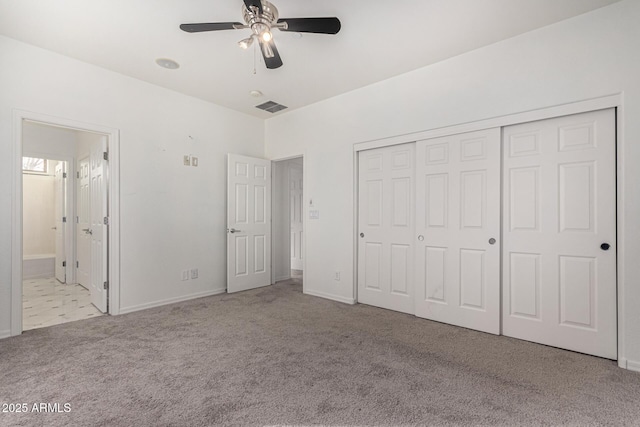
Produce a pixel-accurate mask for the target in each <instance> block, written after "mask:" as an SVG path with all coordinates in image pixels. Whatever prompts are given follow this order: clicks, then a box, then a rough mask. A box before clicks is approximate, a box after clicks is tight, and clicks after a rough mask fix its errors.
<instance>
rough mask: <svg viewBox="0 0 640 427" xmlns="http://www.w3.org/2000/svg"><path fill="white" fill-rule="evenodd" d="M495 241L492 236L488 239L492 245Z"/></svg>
mask: <svg viewBox="0 0 640 427" xmlns="http://www.w3.org/2000/svg"><path fill="white" fill-rule="evenodd" d="M495 243H496V239H494V238H493V237H492V238H490V239H489V244H490V245H494V244H495Z"/></svg>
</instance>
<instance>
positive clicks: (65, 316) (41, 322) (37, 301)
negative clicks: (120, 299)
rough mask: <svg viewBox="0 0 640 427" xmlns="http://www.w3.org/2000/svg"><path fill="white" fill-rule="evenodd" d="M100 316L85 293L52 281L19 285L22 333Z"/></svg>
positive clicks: (82, 289)
mask: <svg viewBox="0 0 640 427" xmlns="http://www.w3.org/2000/svg"><path fill="white" fill-rule="evenodd" d="M102 315H103V314H102V313H101V312H100V311H99V310H98V309H97V308H95V307H94V305H93V304H91V297H90V295H89V291H88V290H87V289H85V288H84V287H82V286H81V285H68V284H64V283H60V282H58V281H57V280H56V279H55V278H54V277H47V278H43V279H27V280H25V281H23V282H22V329H23V330H25V331H26V330H29V329H35V328H44V327H46V326H53V325H58V324H60V323H67V322H73V321H76V320H82V319H86V318H88V317H96V316H102Z"/></svg>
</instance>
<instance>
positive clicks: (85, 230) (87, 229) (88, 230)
mask: <svg viewBox="0 0 640 427" xmlns="http://www.w3.org/2000/svg"><path fill="white" fill-rule="evenodd" d="M82 231H84V232H85V233H86V234H93V231H91V229H90V228H83V229H82Z"/></svg>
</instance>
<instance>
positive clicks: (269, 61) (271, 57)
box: [258, 38, 282, 70]
mask: <svg viewBox="0 0 640 427" xmlns="http://www.w3.org/2000/svg"><path fill="white" fill-rule="evenodd" d="M258 40H259V41H260V52H262V57H263V58H264V63H265V65H266V66H267V68H268V69H270V70H273V69H274V68H279V67H281V66H282V59H281V58H280V54H279V53H278V49H277V48H276V44H275V42H274V41H273V39H271V41H268V42H265V41H264V40H262V39H261V38H258Z"/></svg>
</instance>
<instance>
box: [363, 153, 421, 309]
mask: <svg viewBox="0 0 640 427" xmlns="http://www.w3.org/2000/svg"><path fill="white" fill-rule="evenodd" d="M414 151H415V144H403V145H398V146H393V147H385V148H379V149H375V150H367V151H362V152H360V153H359V169H358V170H359V172H358V174H359V183H358V184H359V187H358V188H359V190H358V194H359V196H358V199H359V200H358V204H359V211H358V233H359V238H358V302H361V303H364V304H370V305H374V306H377V307H382V308H387V309H390V310H396V311H401V312H404V313H413V240H414V236H413V215H414V209H415V204H414V201H413V193H414V187H413V177H414V166H413V165H414Z"/></svg>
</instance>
